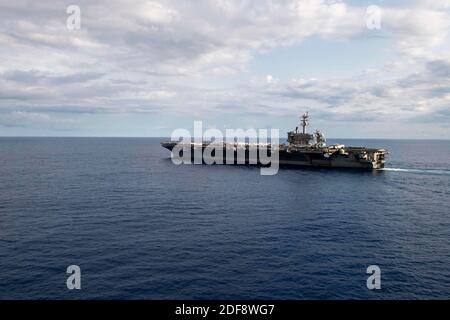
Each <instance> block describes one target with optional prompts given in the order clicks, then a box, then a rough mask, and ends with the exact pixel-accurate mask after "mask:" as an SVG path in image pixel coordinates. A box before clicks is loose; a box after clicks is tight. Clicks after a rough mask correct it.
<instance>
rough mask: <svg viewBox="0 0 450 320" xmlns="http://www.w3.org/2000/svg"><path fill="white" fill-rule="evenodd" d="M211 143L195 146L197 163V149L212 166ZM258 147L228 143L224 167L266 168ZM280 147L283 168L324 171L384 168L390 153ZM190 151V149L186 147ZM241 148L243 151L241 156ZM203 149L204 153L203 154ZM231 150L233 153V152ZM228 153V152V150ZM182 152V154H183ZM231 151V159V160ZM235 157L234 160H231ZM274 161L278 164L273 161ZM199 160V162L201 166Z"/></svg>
mask: <svg viewBox="0 0 450 320" xmlns="http://www.w3.org/2000/svg"><path fill="white" fill-rule="evenodd" d="M161 145H162V146H163V147H165V148H167V149H168V150H170V151H172V149H173V148H174V146H175V145H177V143H176V142H162V143H161ZM208 145H209V144H207V143H204V144H202V146H199V145H195V144H193V143H192V144H191V145H190V154H191V161H192V163H194V161H195V154H196V149H197V154H200V155H201V160H200V163H211V161H206V160H213V159H214V158H215V154H214V153H212V154H211V155H212V158H209V159H208V158H205V157H204V156H202V155H203V151H204V150H205V148H206V147H207V146H208ZM252 147H256V148H257V147H258V146H257V145H256V146H251V145H248V144H244V145H241V146H237V145H236V144H235V145H227V144H224V145H223V148H222V152H223V154H222V157H221V159H223V162H222V163H221V164H228V165H238V164H245V165H263V163H264V161H261V157H260V156H259V151H258V152H252V151H250V148H252ZM276 147H277V148H278V154H279V157H278V163H279V165H280V166H291V167H324V168H355V169H366V170H373V169H381V168H384V163H385V161H384V154H385V153H386V151H385V150H384V149H369V148H359V147H344V148H335V149H333V147H325V148H295V149H292V148H288V147H287V146H285V145H279V146H276ZM185 148H189V146H185ZM239 148H242V149H244V150H241V152H240V153H239ZM271 148H272V147H271V146H270V145H269V148H268V149H263V152H265V154H267V155H268V156H269V157H270V156H271ZM200 149H201V151H200ZM230 149H231V150H232V151H231V152H230ZM227 150H228V151H227ZM180 152H182V151H180ZM227 152H228V158H227ZM230 154H232V157H230ZM272 161H275V160H274V159H272ZM198 162H199V161H197V163H198Z"/></svg>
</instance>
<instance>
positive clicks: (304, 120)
mask: <svg viewBox="0 0 450 320" xmlns="http://www.w3.org/2000/svg"><path fill="white" fill-rule="evenodd" d="M308 121H309V115H308V112H306V113H304V114H303V115H302V120H301V121H300V124H301V125H302V127H303V134H305V133H306V126H307V125H308Z"/></svg>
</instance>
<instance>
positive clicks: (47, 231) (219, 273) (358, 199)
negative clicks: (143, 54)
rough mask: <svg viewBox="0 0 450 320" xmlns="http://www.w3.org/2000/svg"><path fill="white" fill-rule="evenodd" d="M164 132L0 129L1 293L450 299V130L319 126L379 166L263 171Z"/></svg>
mask: <svg viewBox="0 0 450 320" xmlns="http://www.w3.org/2000/svg"><path fill="white" fill-rule="evenodd" d="M161 140H162V139H158V138H0V299H431V298H439V299H449V298H450V200H449V195H450V160H449V159H450V141H418V140H345V139H340V140H339V141H333V140H331V141H329V142H330V143H333V142H340V143H344V144H346V145H353V146H372V147H383V148H386V149H389V151H390V155H389V157H388V162H387V168H386V169H385V170H380V171H373V172H372V171H352V170H330V169H280V171H279V173H278V174H277V175H274V176H261V175H260V170H259V169H258V168H256V167H251V166H217V165H216V166H206V165H181V166H176V165H174V164H173V163H172V162H171V160H170V158H169V151H168V150H166V149H163V148H162V147H161V146H160V145H159V143H160V141H161ZM69 265H78V266H79V267H80V268H81V290H68V289H67V287H66V280H67V277H68V276H69V275H68V274H66V269H67V267H68V266H69ZM369 265H377V266H379V267H380V270H381V289H380V290H369V289H368V288H367V286H366V281H367V278H368V276H369V274H367V273H366V269H367V267H368V266H369Z"/></svg>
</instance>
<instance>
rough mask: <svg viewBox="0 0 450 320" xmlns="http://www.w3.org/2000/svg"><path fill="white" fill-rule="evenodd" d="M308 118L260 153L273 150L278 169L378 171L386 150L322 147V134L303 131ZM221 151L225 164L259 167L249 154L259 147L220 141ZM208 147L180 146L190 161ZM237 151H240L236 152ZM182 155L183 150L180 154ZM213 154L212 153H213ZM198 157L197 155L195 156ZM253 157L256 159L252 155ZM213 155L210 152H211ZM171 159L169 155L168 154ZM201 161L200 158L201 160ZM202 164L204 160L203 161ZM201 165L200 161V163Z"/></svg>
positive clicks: (170, 146)
mask: <svg viewBox="0 0 450 320" xmlns="http://www.w3.org/2000/svg"><path fill="white" fill-rule="evenodd" d="M308 122H309V115H308V113H305V114H303V115H302V117H301V121H300V125H301V126H302V131H301V132H300V131H299V127H297V128H295V130H293V131H290V132H288V133H287V143H283V144H276V145H275V144H273V145H272V144H270V143H269V144H266V145H264V147H265V148H266V149H264V152H266V154H267V155H268V156H270V155H271V153H272V152H273V151H274V150H275V149H277V150H278V153H279V160H278V161H279V164H280V165H281V166H300V167H330V168H355V169H369V170H373V169H381V168H384V165H385V158H386V155H387V154H388V151H387V150H385V149H374V148H366V147H347V146H345V145H343V144H333V145H329V146H327V145H326V140H325V137H324V135H323V134H322V133H321V132H320V131H319V130H316V131H315V132H314V133H313V134H310V133H307V132H306V127H307V126H308ZM178 143H179V142H174V141H168V142H161V145H162V146H163V147H164V148H167V149H169V150H170V151H172V149H173V148H174V147H175V146H176V145H177V144H178ZM221 144H222V146H221V147H222V148H223V149H222V150H223V159H227V161H226V164H258V165H261V164H263V162H262V161H261V157H260V155H259V151H258V153H252V148H253V150H255V149H257V150H259V147H261V144H254V143H246V142H235V143H225V142H221ZM208 145H210V142H202V143H201V144H198V143H194V142H191V143H188V145H187V146H186V145H185V146H184V147H187V148H191V157H192V159H194V154H196V153H195V150H196V149H200V148H201V150H202V153H201V154H203V151H204V150H205V148H207V147H208ZM227 150H228V151H230V150H232V151H231V154H233V157H232V159H231V163H230V161H229V160H230V159H229V158H226V152H227ZM240 151H241V152H240ZM181 152H183V151H181ZM213 152H214V151H213ZM197 154H198V153H197ZM255 154H256V158H252V155H255ZM212 155H214V153H212ZM172 157H173V155H172ZM203 160H204V159H202V161H203ZM203 162H204V161H203ZM200 163H202V162H200Z"/></svg>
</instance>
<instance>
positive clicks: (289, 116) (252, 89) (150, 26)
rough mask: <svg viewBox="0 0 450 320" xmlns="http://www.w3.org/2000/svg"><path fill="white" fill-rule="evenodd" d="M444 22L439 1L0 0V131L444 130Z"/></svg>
mask: <svg viewBox="0 0 450 320" xmlns="http://www.w3.org/2000/svg"><path fill="white" fill-rule="evenodd" d="M70 5H75V6H78V8H79V9H80V14H79V15H77V12H76V11H72V10H69V11H68V7H69V6H70ZM78 17H79V20H77V19H78ZM78 21H79V22H80V23H79V25H78V24H77V22H78ZM449 31H450V0H410V1H388V0H373V1H363V0H361V1H358V0H351V1H350V0H349V1H339V0H278V1H275V0H254V1H247V0H241V1H235V0H160V1H144V0H134V1H117V0H107V1H106V0H105V1H103V0H99V1H87V0H86V1H85V0H70V1H65V0H57V1H46V0H41V1H25V0H17V1H10V0H7V1H5V0H0V136H114V137H129V136H136V137H149V136H157V137H163V136H170V135H171V133H172V132H173V130H175V129H177V128H186V129H188V130H192V128H193V122H194V121H195V120H201V121H203V124H204V127H205V128H217V129H221V130H225V129H226V128H229V129H238V128H243V129H250V128H254V129H258V128H278V129H280V134H281V136H283V135H284V132H286V131H288V130H291V129H293V128H295V127H296V126H297V125H298V123H299V116H300V115H301V114H302V113H303V112H305V111H308V112H309V114H310V117H311V122H310V131H312V130H315V129H321V131H322V132H324V133H325V135H326V136H327V137H330V138H403V139H450V38H449V37H450V35H449Z"/></svg>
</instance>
